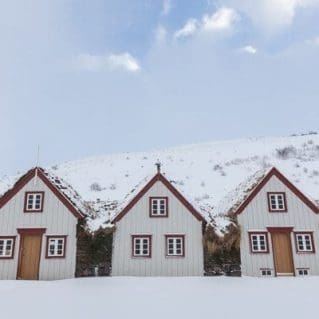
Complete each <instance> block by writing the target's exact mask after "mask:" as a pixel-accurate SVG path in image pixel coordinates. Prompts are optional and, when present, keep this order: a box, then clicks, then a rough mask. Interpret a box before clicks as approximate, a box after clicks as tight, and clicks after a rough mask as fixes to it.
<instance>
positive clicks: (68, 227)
mask: <svg viewBox="0 0 319 319" xmlns="http://www.w3.org/2000/svg"><path fill="white" fill-rule="evenodd" d="M84 214H85V206H84V205H83V203H82V201H81V199H80V196H79V195H78V194H77V193H76V192H75V191H74V190H73V189H72V187H71V186H70V185H68V184H66V183H65V182H63V181H62V180H61V179H60V178H58V177H56V176H54V175H53V174H52V173H49V172H47V171H45V170H43V169H42V168H39V167H36V168H33V169H31V170H29V171H28V172H27V173H26V174H25V175H23V176H22V177H21V178H19V179H18V180H17V181H16V183H15V184H14V185H13V186H12V187H11V188H10V189H9V190H7V192H6V193H4V194H3V195H2V196H1V198H0V279H25V280H55V279H65V278H72V277H74V276H75V267H76V247H77V239H76V238H77V224H78V221H79V219H82V218H84Z"/></svg>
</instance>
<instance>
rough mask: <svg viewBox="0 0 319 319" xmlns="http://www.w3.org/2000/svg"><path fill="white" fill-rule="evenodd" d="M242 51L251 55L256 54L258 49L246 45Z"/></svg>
mask: <svg viewBox="0 0 319 319" xmlns="http://www.w3.org/2000/svg"><path fill="white" fill-rule="evenodd" d="M241 51H243V52H247V53H249V54H256V53H257V49H256V48H255V47H253V46H252V45H246V46H245V47H243V48H241Z"/></svg>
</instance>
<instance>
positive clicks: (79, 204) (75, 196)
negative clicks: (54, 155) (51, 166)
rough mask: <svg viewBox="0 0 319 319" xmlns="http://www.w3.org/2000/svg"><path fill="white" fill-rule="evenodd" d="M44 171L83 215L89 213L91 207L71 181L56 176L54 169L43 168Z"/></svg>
mask: <svg viewBox="0 0 319 319" xmlns="http://www.w3.org/2000/svg"><path fill="white" fill-rule="evenodd" d="M42 172H43V173H44V175H45V176H46V177H47V178H48V179H49V180H50V182H51V183H52V184H53V185H54V186H55V187H56V188H57V189H58V190H59V191H60V192H61V193H62V194H63V195H64V196H65V197H66V198H67V199H68V200H69V202H71V204H72V205H73V206H74V207H75V208H76V209H77V210H78V211H79V212H80V213H81V214H82V215H84V216H88V215H89V210H90V208H89V206H88V204H87V203H86V202H84V200H83V199H82V197H81V196H80V194H79V193H78V192H77V191H76V190H75V189H74V188H73V187H72V186H71V185H70V184H69V183H67V182H66V181H64V180H63V179H62V178H60V177H58V176H56V175H55V174H54V173H53V172H52V170H48V169H46V170H44V169H42Z"/></svg>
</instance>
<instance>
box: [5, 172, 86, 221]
mask: <svg viewBox="0 0 319 319" xmlns="http://www.w3.org/2000/svg"><path fill="white" fill-rule="evenodd" d="M36 174H37V176H38V177H39V178H40V179H41V180H42V181H43V183H44V184H45V185H46V186H47V187H48V188H49V189H50V190H51V191H52V192H53V193H54V194H55V195H56V197H57V198H58V199H59V200H60V201H61V202H62V203H63V204H64V205H65V206H66V208H67V209H68V210H69V211H70V212H71V213H72V214H73V215H74V216H75V217H76V218H83V217H84V216H83V215H82V214H81V213H80V211H79V210H78V209H77V208H75V207H74V205H73V204H72V203H71V202H70V201H69V200H68V199H67V198H66V197H65V196H64V195H63V194H62V193H61V192H60V191H59V189H58V188H57V187H56V186H55V185H53V184H52V182H51V181H50V180H49V179H48V178H47V177H46V176H45V174H44V172H43V169H42V168H39V167H35V168H32V169H31V170H29V171H28V172H27V173H26V174H25V175H23V176H22V177H21V178H20V179H19V180H18V181H17V182H16V183H15V185H14V187H13V188H11V189H9V190H8V191H7V192H6V193H5V194H4V195H3V196H2V197H1V198H0V209H1V208H2V207H3V206H4V205H5V204H6V203H7V202H8V201H9V200H10V199H11V198H12V197H13V196H15V195H16V194H17V193H18V192H19V191H20V190H21V189H22V188H23V187H24V186H25V185H26V184H27V183H28V182H30V180H31V179H32V178H33V177H34V176H35V175H36Z"/></svg>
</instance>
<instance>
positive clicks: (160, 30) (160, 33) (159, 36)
mask: <svg viewBox="0 0 319 319" xmlns="http://www.w3.org/2000/svg"><path fill="white" fill-rule="evenodd" d="M166 35H167V31H166V29H165V28H164V27H163V26H162V25H159V26H158V27H157V28H156V30H155V41H156V43H157V44H160V43H163V42H165V40H166Z"/></svg>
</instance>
